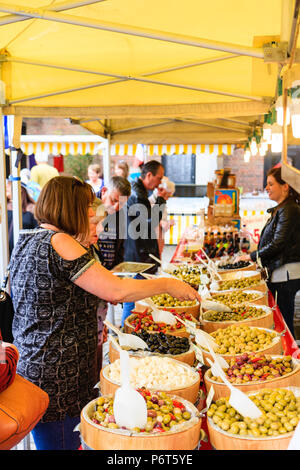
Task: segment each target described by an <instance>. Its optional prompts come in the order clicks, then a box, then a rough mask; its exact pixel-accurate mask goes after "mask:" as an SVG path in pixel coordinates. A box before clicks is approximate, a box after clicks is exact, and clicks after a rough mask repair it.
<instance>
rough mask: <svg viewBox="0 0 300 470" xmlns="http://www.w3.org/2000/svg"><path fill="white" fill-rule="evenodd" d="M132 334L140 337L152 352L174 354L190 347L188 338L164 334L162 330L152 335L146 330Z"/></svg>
mask: <svg viewBox="0 0 300 470" xmlns="http://www.w3.org/2000/svg"><path fill="white" fill-rule="evenodd" d="M133 334H135V335H136V336H139V337H140V338H142V340H144V341H145V343H146V344H147V346H148V348H149V349H150V351H151V352H153V353H159V354H172V355H176V354H183V353H185V352H187V351H188V350H189V349H190V343H189V340H188V338H181V337H179V336H174V335H165V334H164V333H162V332H160V333H157V334H156V335H153V334H151V333H147V331H146V330H142V331H141V332H140V333H133Z"/></svg>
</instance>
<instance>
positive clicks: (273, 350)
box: [199, 327, 283, 366]
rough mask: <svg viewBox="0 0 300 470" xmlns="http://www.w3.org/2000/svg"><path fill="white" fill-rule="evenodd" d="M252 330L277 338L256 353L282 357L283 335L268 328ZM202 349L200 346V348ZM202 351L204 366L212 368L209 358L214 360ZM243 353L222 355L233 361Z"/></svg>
mask: <svg viewBox="0 0 300 470" xmlns="http://www.w3.org/2000/svg"><path fill="white" fill-rule="evenodd" d="M250 328H258V329H259V330H264V331H267V332H269V333H275V334H276V337H275V338H274V340H273V341H272V343H271V344H270V345H269V346H268V347H266V348H264V349H260V350H259V351H254V352H255V353H260V352H261V353H263V354H268V355H270V356H271V355H281V354H282V352H283V348H282V342H281V335H280V334H279V333H277V332H276V331H274V330H269V329H268V328H260V327H250ZM199 347H200V346H199ZM200 349H201V350H202V354H203V360H204V364H205V365H206V366H210V364H209V362H208V361H207V358H209V359H210V360H213V359H212V357H211V355H210V354H209V352H207V351H205V350H204V349H203V348H200ZM247 352H248V353H251V351H247ZM242 354H243V353H239V354H235V355H233V354H220V355H221V356H222V357H224V359H226V360H227V359H228V360H230V359H232V358H234V357H238V356H241V355H242Z"/></svg>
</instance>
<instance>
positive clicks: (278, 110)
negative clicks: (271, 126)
mask: <svg viewBox="0 0 300 470" xmlns="http://www.w3.org/2000/svg"><path fill="white" fill-rule="evenodd" d="M290 106H291V98H290V97H289V96H288V97H287V106H286V125H287V126H288V125H289V124H290V122H291V112H290ZM275 109H276V113H277V124H278V125H279V126H283V96H282V95H281V96H278V98H277V100H276V104H275Z"/></svg>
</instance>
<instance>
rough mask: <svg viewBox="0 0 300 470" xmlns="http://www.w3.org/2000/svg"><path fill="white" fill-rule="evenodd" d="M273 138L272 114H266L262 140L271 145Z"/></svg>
mask: <svg viewBox="0 0 300 470" xmlns="http://www.w3.org/2000/svg"><path fill="white" fill-rule="evenodd" d="M271 136H272V130H271V113H268V114H265V122H264V125H263V135H262V138H263V140H265V141H266V142H268V144H270V143H271Z"/></svg>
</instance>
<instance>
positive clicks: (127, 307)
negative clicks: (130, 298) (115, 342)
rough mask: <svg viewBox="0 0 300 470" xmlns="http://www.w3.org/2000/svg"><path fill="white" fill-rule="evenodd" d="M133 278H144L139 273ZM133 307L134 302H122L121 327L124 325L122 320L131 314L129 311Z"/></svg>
mask: <svg viewBox="0 0 300 470" xmlns="http://www.w3.org/2000/svg"><path fill="white" fill-rule="evenodd" d="M134 279H142V280H144V279H145V278H144V277H143V276H141V275H140V274H137V275H136V276H134ZM134 307H135V302H124V303H123V312H122V317H121V326H122V328H123V327H124V322H125V320H126V318H127V317H129V315H130V314H131V311H132V310H134Z"/></svg>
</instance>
